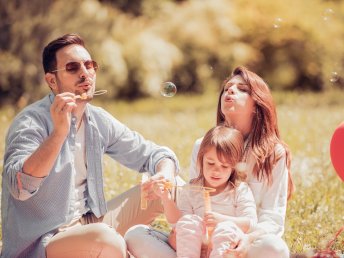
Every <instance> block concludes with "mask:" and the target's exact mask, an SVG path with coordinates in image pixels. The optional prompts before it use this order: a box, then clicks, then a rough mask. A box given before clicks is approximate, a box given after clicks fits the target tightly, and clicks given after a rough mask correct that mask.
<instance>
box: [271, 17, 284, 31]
mask: <svg viewBox="0 0 344 258" xmlns="http://www.w3.org/2000/svg"><path fill="white" fill-rule="evenodd" d="M282 23H283V19H282V18H280V17H277V18H276V19H275V20H274V24H273V27H274V29H279V28H281V26H282Z"/></svg>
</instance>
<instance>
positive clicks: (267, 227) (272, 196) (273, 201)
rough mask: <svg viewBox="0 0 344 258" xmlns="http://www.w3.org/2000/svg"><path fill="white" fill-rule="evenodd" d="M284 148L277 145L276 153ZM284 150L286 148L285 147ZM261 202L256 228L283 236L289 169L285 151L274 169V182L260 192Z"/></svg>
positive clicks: (258, 208) (266, 184) (265, 185)
mask: <svg viewBox="0 0 344 258" xmlns="http://www.w3.org/2000/svg"><path fill="white" fill-rule="evenodd" d="M281 148H283V147H282V146H281V145H277V146H276V153H277V152H278V151H281ZM283 150H284V148H283ZM260 195H261V196H260V200H261V201H260V204H259V205H258V207H257V214H258V223H257V226H256V228H255V230H258V232H260V231H263V232H265V233H268V234H274V235H277V236H282V235H283V232H284V222H285V214H286V210H287V195H288V169H287V165H286V155H285V153H284V154H283V155H282V156H281V158H280V159H279V160H278V161H277V163H276V164H275V166H274V168H273V170H272V182H271V184H270V185H269V184H268V183H265V184H264V186H263V188H262V189H261V193H260Z"/></svg>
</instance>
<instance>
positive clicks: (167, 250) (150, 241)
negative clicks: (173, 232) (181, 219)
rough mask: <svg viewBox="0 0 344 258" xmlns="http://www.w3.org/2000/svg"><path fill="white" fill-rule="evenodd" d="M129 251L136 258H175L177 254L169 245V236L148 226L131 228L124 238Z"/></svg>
mask: <svg viewBox="0 0 344 258" xmlns="http://www.w3.org/2000/svg"><path fill="white" fill-rule="evenodd" d="M124 239H125V241H126V243H127V248H128V251H129V252H130V254H131V255H133V256H134V257H135V258H157V257H164V258H175V257H176V253H175V251H174V250H173V249H172V247H171V246H170V245H169V244H168V243H167V240H168V234H166V233H163V232H160V231H158V230H154V229H152V228H150V227H148V226H146V225H136V226H134V227H132V228H130V229H129V230H128V231H127V233H126V234H125V236H124Z"/></svg>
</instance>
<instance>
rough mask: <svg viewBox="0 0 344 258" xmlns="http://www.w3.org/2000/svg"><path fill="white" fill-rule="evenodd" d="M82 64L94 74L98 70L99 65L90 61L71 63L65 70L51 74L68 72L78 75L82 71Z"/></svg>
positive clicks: (61, 69)
mask: <svg viewBox="0 0 344 258" xmlns="http://www.w3.org/2000/svg"><path fill="white" fill-rule="evenodd" d="M81 64H84V66H85V68H86V69H87V70H88V71H89V72H92V73H95V72H96V71H97V69H98V64H97V62H96V61H93V60H88V61H85V62H69V63H67V64H66V66H65V67H64V68H60V69H56V70H53V71H51V73H54V72H58V71H66V72H68V73H77V72H79V70H80V69H81Z"/></svg>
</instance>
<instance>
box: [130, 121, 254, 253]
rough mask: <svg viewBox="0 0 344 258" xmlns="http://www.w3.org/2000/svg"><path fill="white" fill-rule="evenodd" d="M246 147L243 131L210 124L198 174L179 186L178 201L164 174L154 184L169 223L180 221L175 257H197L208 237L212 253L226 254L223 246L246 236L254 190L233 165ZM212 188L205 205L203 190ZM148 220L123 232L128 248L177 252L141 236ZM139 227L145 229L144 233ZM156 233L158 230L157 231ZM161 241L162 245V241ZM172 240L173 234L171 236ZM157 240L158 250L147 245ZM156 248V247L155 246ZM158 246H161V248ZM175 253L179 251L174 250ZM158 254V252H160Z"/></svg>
mask: <svg viewBox="0 0 344 258" xmlns="http://www.w3.org/2000/svg"><path fill="white" fill-rule="evenodd" d="M242 152H243V137H242V135H241V133H240V132H239V131H238V130H235V129H232V128H229V127H226V126H223V125H219V126H216V127H214V128H212V129H211V130H209V131H208V132H207V133H206V135H205V136H204V138H203V141H202V144H201V146H200V150H199V152H198V158H197V161H198V166H199V171H200V174H199V176H198V177H197V178H196V179H194V180H192V181H191V182H190V184H189V185H187V186H185V187H183V188H182V190H181V191H180V192H179V196H178V200H177V205H178V207H177V205H176V203H175V202H174V201H173V199H172V195H171V193H170V192H169V191H168V189H167V188H166V184H165V181H164V180H161V181H160V182H158V183H157V184H156V189H155V191H156V194H157V195H158V196H160V198H161V200H162V203H163V206H164V211H165V215H166V218H167V220H168V222H169V223H171V224H175V223H177V224H176V226H175V231H176V251H177V257H188V258H193V257H195V258H199V257H200V255H201V247H202V242H203V239H204V237H205V236H206V235H207V232H208V233H209V235H208V241H209V243H210V246H211V248H212V250H211V253H210V257H223V252H224V250H225V249H226V248H227V247H228V246H230V247H232V248H234V247H235V246H237V245H238V242H239V240H240V239H241V238H242V236H243V234H244V233H243V232H247V231H249V230H250V228H252V227H254V225H255V224H256V222H257V216H256V206H255V202H254V198H253V196H252V192H251V190H250V189H249V187H248V185H247V184H246V183H243V182H240V180H239V175H238V172H237V171H236V170H235V165H236V164H237V163H238V162H239V161H240V159H241V157H242ZM203 187H205V189H213V190H215V191H214V192H210V203H211V207H212V211H207V210H206V208H207V207H206V203H205V201H204V191H203V190H202V189H204V188H203ZM142 227H144V226H136V227H135V228H133V229H131V230H129V231H128V232H127V234H126V236H125V239H126V241H127V246H128V250H129V251H130V252H131V253H132V254H133V255H134V256H135V257H136V258H139V257H152V258H153V257H157V253H159V254H163V252H162V249H165V250H166V255H163V256H164V257H173V254H172V252H171V250H172V249H170V250H169V249H168V248H166V239H165V242H164V241H162V240H163V239H162V238H161V236H154V237H153V238H156V237H157V238H160V239H159V240H161V242H159V241H155V243H154V244H152V241H151V240H153V239H149V238H150V237H151V234H150V233H152V232H153V231H149V233H148V234H147V237H146V238H143V237H142V230H143V228H142ZM140 232H141V233H140ZM154 234H157V232H154ZM158 243H160V248H159V246H158V245H159V244H158ZM170 243H171V244H172V246H173V245H174V244H173V240H172V241H170ZM152 246H154V247H155V248H154V253H152V252H151V251H149V250H148V249H149V247H152ZM157 249H158V250H157ZM159 249H160V250H159ZM174 256H175V254H174ZM159 257H160V256H159Z"/></svg>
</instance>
